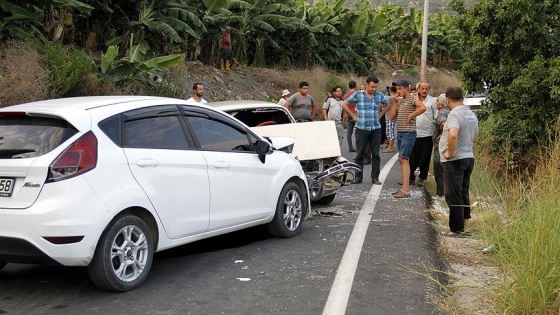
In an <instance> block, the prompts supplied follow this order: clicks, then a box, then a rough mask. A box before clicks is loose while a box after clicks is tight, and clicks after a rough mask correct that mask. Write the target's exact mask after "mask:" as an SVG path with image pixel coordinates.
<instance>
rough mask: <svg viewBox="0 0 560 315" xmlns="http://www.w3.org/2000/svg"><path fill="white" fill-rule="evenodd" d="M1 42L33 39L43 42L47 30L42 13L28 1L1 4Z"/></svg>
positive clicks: (2, 2)
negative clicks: (43, 23) (8, 39)
mask: <svg viewBox="0 0 560 315" xmlns="http://www.w3.org/2000/svg"><path fill="white" fill-rule="evenodd" d="M0 8H1V9H2V10H1V11H0V40H2V39H4V38H10V37H11V38H21V39H33V38H40V39H41V40H42V41H43V42H46V41H47V39H46V37H45V36H44V33H45V28H44V27H43V25H42V24H41V22H40V21H41V16H42V14H41V11H39V10H38V8H37V7H35V6H34V5H32V3H29V2H28V1H1V2H0Z"/></svg>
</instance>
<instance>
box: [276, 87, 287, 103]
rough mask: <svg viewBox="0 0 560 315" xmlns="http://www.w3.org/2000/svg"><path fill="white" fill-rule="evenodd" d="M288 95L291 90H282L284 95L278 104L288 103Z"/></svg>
mask: <svg viewBox="0 0 560 315" xmlns="http://www.w3.org/2000/svg"><path fill="white" fill-rule="evenodd" d="M288 96H290V91H289V90H287V89H286V90H284V91H282V97H281V98H280V100H279V101H278V103H277V104H278V105H282V106H284V105H286V100H287V99H288Z"/></svg>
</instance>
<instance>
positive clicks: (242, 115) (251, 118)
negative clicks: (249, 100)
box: [228, 108, 291, 127]
mask: <svg viewBox="0 0 560 315" xmlns="http://www.w3.org/2000/svg"><path fill="white" fill-rule="evenodd" d="M228 113H229V114H230V115H232V116H233V117H235V118H237V119H239V120H241V121H242V122H243V123H244V124H246V125H247V126H249V127H255V126H258V125H263V124H272V123H271V122H274V123H273V124H277V125H281V124H289V123H291V121H290V118H289V116H288V115H287V114H286V112H284V111H283V110H281V109H277V108H259V109H245V110H239V111H230V112H228Z"/></svg>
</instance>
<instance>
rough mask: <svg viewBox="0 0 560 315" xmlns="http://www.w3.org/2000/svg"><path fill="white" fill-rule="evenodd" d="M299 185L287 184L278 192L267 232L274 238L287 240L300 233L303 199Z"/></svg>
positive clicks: (303, 215)
mask: <svg viewBox="0 0 560 315" xmlns="http://www.w3.org/2000/svg"><path fill="white" fill-rule="evenodd" d="M304 196H305V195H304V193H303V191H302V189H301V187H300V186H299V185H297V184H296V183H294V182H287V183H286V185H284V188H282V191H281V192H280V196H279V197H278V203H277V204H276V213H275V214H274V218H273V219H272V221H271V222H270V223H268V231H269V232H270V234H272V235H273V236H276V237H282V238H288V237H294V236H296V235H298V234H300V233H301V231H302V228H303V220H304V218H305V207H306V206H307V205H306V204H305V198H304Z"/></svg>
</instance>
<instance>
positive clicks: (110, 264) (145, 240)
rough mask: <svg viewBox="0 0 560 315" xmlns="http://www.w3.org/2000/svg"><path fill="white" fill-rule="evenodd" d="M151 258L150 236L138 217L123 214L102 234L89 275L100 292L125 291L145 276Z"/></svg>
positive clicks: (137, 285)
mask: <svg viewBox="0 0 560 315" xmlns="http://www.w3.org/2000/svg"><path fill="white" fill-rule="evenodd" d="M153 257H154V244H153V238H152V233H151V231H150V229H149V228H148V226H147V225H146V223H144V221H142V219H140V218H139V217H136V216H133V215H125V216H122V217H120V218H117V219H116V220H114V222H113V223H112V224H111V225H110V226H109V227H108V228H107V229H106V230H105V231H104V232H103V234H102V235H101V238H100V240H99V243H98V244H97V248H96V249H95V254H94V256H93V260H92V261H91V263H90V264H89V266H88V273H89V276H90V278H91V280H92V281H93V283H94V284H95V285H96V286H98V287H99V288H100V289H104V290H108V291H117V292H125V291H130V290H133V289H136V288H138V287H139V286H140V285H141V284H142V282H144V280H145V279H146V277H147V276H148V273H149V272H150V268H151V266H152V261H153Z"/></svg>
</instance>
